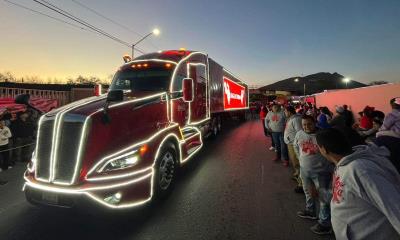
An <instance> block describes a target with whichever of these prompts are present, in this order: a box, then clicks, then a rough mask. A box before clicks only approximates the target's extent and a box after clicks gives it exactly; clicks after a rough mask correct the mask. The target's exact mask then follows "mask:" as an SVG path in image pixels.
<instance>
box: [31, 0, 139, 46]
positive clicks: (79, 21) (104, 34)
mask: <svg viewBox="0 0 400 240" xmlns="http://www.w3.org/2000/svg"><path fill="white" fill-rule="evenodd" d="M33 1H34V2H36V3H39V4H40V5H42V6H44V7H46V8H48V9H50V10H52V11H54V12H57V13H58V14H61V15H63V16H64V17H66V18H69V19H71V20H73V21H75V22H77V23H80V24H82V25H84V26H85V27H87V28H89V29H92V30H93V31H95V32H97V33H99V34H101V35H103V36H106V37H108V38H110V39H112V40H114V41H116V42H118V43H120V44H122V45H125V46H127V47H129V48H131V47H132V45H131V44H129V43H128V42H125V41H123V40H121V39H119V38H117V37H115V36H113V35H111V34H109V33H107V32H105V31H104V30H102V29H100V28H97V27H95V26H93V25H91V24H89V23H88V22H86V21H84V20H82V19H80V18H78V17H75V16H74V15H72V14H71V13H69V12H67V11H65V10H63V9H61V8H59V7H57V6H55V5H53V4H51V3H49V2H47V1H45V0H42V1H38V0H33ZM135 49H137V50H138V51H139V52H141V53H142V54H144V52H143V51H142V50H141V49H138V48H136V47H135Z"/></svg>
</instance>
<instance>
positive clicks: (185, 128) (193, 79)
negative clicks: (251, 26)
mask: <svg viewBox="0 0 400 240" xmlns="http://www.w3.org/2000/svg"><path fill="white" fill-rule="evenodd" d="M248 97H249V96H248V87H247V85H246V84H245V83H243V82H242V81H240V80H239V79H238V78H236V77H234V76H233V75H232V74H231V73H229V72H228V71H227V70H225V69H224V68H223V67H222V66H221V65H219V64H218V63H216V62H215V61H214V60H212V59H211V58H209V57H208V55H206V54H204V53H201V52H195V51H183V50H182V51H181V50H170V51H163V52H157V53H151V54H146V55H142V56H140V57H138V58H136V59H134V60H129V61H127V62H126V63H125V64H124V65H123V66H121V67H120V68H119V70H118V71H117V72H116V74H115V76H114V79H113V81H112V84H111V86H110V89H109V92H108V94H104V95H100V96H95V97H91V98H87V99H83V100H80V101H77V102H74V103H71V104H69V105H66V106H63V107H60V108H58V109H55V110H53V111H51V112H49V113H47V114H45V115H43V116H42V117H41V119H40V121H39V129H38V137H37V142H36V149H35V151H34V153H33V155H32V161H31V162H30V163H29V164H28V169H27V170H26V172H25V174H24V178H25V185H24V191H25V195H26V198H27V200H28V201H29V202H31V203H34V204H41V205H43V204H44V205H54V206H62V207H73V206H76V205H79V204H80V203H81V202H85V201H88V200H89V201H90V202H96V203H99V204H100V205H101V206H104V207H109V208H128V207H134V206H139V205H142V204H145V203H147V202H149V201H151V200H153V199H157V198H160V197H163V196H165V195H167V194H168V193H169V192H170V191H171V187H172V185H173V184H174V181H175V180H176V179H175V178H176V173H177V169H178V168H179V167H180V166H181V165H183V164H185V163H186V162H187V161H189V160H190V159H191V158H192V157H193V156H194V155H195V154H196V152H198V151H199V150H200V149H201V148H202V146H203V139H204V138H205V137H206V136H208V135H217V134H218V132H219V131H220V128H221V124H223V121H224V119H226V117H227V116H228V115H229V116H232V115H236V116H238V117H240V118H244V116H245V111H246V109H248V103H249V99H248Z"/></svg>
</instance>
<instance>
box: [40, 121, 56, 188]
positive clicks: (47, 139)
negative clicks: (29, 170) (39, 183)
mask: <svg viewBox="0 0 400 240" xmlns="http://www.w3.org/2000/svg"><path fill="white" fill-rule="evenodd" d="M53 126H54V118H45V119H43V121H42V122H41V125H40V129H39V136H38V137H39V139H38V145H37V152H36V162H37V164H36V177H37V178H39V179H46V180H48V179H49V178H50V155H51V147H52V140H53Z"/></svg>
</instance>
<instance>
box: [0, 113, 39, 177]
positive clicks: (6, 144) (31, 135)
mask: <svg viewBox="0 0 400 240" xmlns="http://www.w3.org/2000/svg"><path fill="white" fill-rule="evenodd" d="M37 118H38V114H37V112H36V111H34V110H32V109H27V110H26V111H24V112H20V113H17V114H13V113H11V112H10V111H8V110H5V111H4V112H2V113H1V115H0V172H1V171H5V170H7V169H10V168H12V167H13V166H14V165H15V163H16V162H28V161H29V160H30V158H31V154H32V151H33V147H34V146H33V145H34V139H35V135H36V128H37V126H36V125H37Z"/></svg>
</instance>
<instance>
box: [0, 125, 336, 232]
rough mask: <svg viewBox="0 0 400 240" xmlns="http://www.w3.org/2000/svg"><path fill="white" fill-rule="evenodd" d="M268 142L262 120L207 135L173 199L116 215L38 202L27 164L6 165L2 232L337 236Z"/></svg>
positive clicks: (0, 189) (0, 191)
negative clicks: (327, 231)
mask: <svg viewBox="0 0 400 240" xmlns="http://www.w3.org/2000/svg"><path fill="white" fill-rule="evenodd" d="M267 143H268V140H267V139H266V138H265V137H264V135H263V130H262V126H261V124H260V122H259V121H255V120H254V121H248V122H246V123H243V124H238V123H236V124H234V126H230V127H228V129H225V131H224V132H223V133H222V134H221V135H220V136H218V138H217V139H215V140H209V141H206V145H205V146H204V148H203V149H202V150H201V151H200V152H199V154H198V155H197V156H196V157H194V158H193V159H192V160H191V162H190V163H189V164H188V165H187V166H185V167H184V168H183V169H182V171H181V175H180V178H179V181H178V183H177V184H176V186H175V189H174V192H173V194H172V195H171V196H170V197H169V198H168V199H166V200H165V201H163V202H162V203H160V204H158V205H156V206H151V207H145V208H141V209H138V210H135V211H131V212H129V213H124V214H121V213H118V214H116V215H110V214H107V215H105V214H97V213H94V212H81V211H79V212H77V211H72V210H65V209H41V208H38V207H35V206H32V205H30V204H29V203H27V202H26V201H25V198H24V195H23V192H21V188H22V184H23V180H22V173H23V170H24V165H23V164H19V165H17V166H16V167H14V168H13V169H11V170H9V171H7V172H2V173H0V180H6V181H8V183H7V184H6V185H0V239H4V240H6V239H41V240H44V239H163V240H167V239H174V240H175V239H334V238H333V237H326V236H325V237H319V236H316V235H314V234H313V233H312V232H311V231H310V230H309V228H310V227H311V226H312V225H314V224H315V221H312V220H304V219H300V218H299V217H297V216H296V212H297V211H298V210H301V209H302V208H303V207H304V196H303V195H301V194H296V193H294V192H293V188H294V187H295V182H294V181H293V180H291V179H290V175H291V170H290V169H288V168H285V167H284V166H283V165H281V164H278V163H274V162H273V161H272V159H273V158H274V153H273V152H270V151H269V150H268V148H267Z"/></svg>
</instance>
